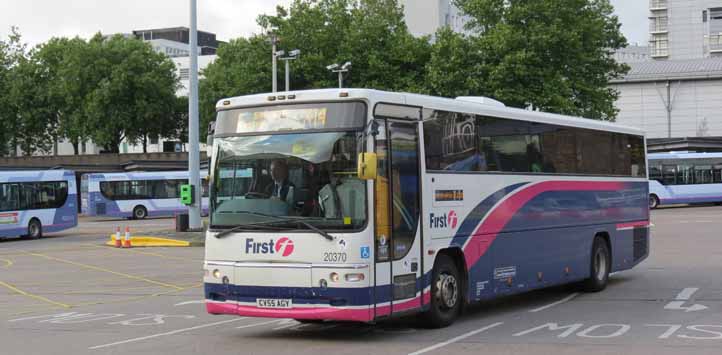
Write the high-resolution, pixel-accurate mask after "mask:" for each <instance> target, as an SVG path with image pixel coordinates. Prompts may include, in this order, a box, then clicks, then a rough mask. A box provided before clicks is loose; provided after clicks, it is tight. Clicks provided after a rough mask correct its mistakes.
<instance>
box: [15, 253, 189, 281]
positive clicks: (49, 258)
mask: <svg viewBox="0 0 722 355" xmlns="http://www.w3.org/2000/svg"><path fill="white" fill-rule="evenodd" d="M26 254H27V255H32V256H37V257H40V258H45V259H48V260H53V261H57V262H61V263H66V264H70V265H75V266H78V267H82V268H85V269H90V270H95V271H101V272H107V273H110V274H113V275H116V276H122V277H125V278H128V279H131V280H137V281H143V282H147V283H151V284H154V285H158V286H163V287H168V288H174V289H176V290H183V287H180V286H178V285H171V284H169V283H165V282H160V281H155V280H151V279H148V278H145V277H141V276H135V275H131V274H126V273H123V272H118V271H113V270H110V269H106V268H103V267H99V266H94V265H88V264H83V263H79V262H75V261H71V260H65V259H61V258H56V257H54V256H50V255H45V254H40V253H31V252H26Z"/></svg>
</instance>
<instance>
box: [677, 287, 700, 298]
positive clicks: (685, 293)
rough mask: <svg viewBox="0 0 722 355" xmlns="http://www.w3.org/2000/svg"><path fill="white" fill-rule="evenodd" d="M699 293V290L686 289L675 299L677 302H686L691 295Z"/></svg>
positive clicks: (694, 288)
mask: <svg viewBox="0 0 722 355" xmlns="http://www.w3.org/2000/svg"><path fill="white" fill-rule="evenodd" d="M697 291H699V288H696V287H688V288H685V289H684V290H682V292H680V293H679V294H678V295H677V297H676V298H675V299H677V300H683V301H686V300H688V299H690V298H692V295H694V293H695V292H697Z"/></svg>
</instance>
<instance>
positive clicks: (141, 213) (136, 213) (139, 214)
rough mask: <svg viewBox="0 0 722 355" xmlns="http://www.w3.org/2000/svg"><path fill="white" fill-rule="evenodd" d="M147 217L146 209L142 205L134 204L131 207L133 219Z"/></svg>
mask: <svg viewBox="0 0 722 355" xmlns="http://www.w3.org/2000/svg"><path fill="white" fill-rule="evenodd" d="M146 217H148V210H147V209H145V207H143V206H135V208H134V209H133V219H145V218H146Z"/></svg>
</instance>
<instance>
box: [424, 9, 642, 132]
mask: <svg viewBox="0 0 722 355" xmlns="http://www.w3.org/2000/svg"><path fill="white" fill-rule="evenodd" d="M456 3H457V5H458V6H459V7H460V8H461V9H462V10H463V11H464V12H465V13H466V14H468V15H469V16H470V17H471V19H472V21H471V23H470V24H469V29H470V30H472V31H474V32H475V34H474V35H472V36H469V37H466V38H465V40H464V41H466V42H468V43H464V44H462V43H461V41H462V39H460V38H459V37H454V36H449V35H445V36H441V38H442V39H443V40H442V41H439V42H437V43H436V44H435V48H434V51H433V52H434V57H433V59H432V64H430V66H429V68H427V69H428V70H429V73H430V75H429V79H430V80H431V83H430V84H429V85H430V86H431V87H432V88H433V89H434V90H433V91H434V92H435V93H437V94H440V95H448V96H452V95H454V94H455V93H456V92H469V93H476V94H480V95H486V96H491V97H494V98H496V99H498V100H501V101H503V102H504V103H506V104H507V105H509V106H514V107H520V108H530V107H531V108H534V109H540V110H543V111H550V112H558V113H563V114H570V115H577V116H584V117H588V118H594V119H601V120H614V118H615V117H616V114H617V109H616V108H615V107H614V101H616V99H617V97H618V93H617V92H616V91H615V90H614V89H612V88H610V87H609V86H608V83H609V80H610V79H613V78H615V77H619V76H621V75H623V74H625V73H626V72H627V71H628V70H629V68H628V67H627V66H626V65H624V64H619V63H617V62H616V61H615V60H614V59H613V57H612V54H613V53H614V51H615V50H617V49H619V48H622V47H624V46H626V45H627V43H626V39H625V38H624V36H623V35H622V34H621V32H620V23H619V20H618V18H617V17H616V16H615V15H614V14H613V7H612V6H611V5H610V3H609V0H456ZM444 46H446V47H453V46H456V47H460V48H466V54H464V53H458V52H454V51H444V50H443V48H441V47H444ZM456 56H461V57H456ZM477 56H478V58H477ZM449 62H459V63H476V64H475V65H474V64H472V65H471V66H470V67H466V68H459V69H458V70H469V69H471V73H473V74H474V75H478V78H479V82H476V80H471V81H463V80H462V81H460V82H459V83H460V85H468V86H467V89H458V88H454V87H453V86H451V85H450V83H451V82H450V81H449V80H447V78H444V77H443V75H439V74H440V73H443V72H444V71H445V70H447V69H446V68H445V66H447V65H448V63H449Z"/></svg>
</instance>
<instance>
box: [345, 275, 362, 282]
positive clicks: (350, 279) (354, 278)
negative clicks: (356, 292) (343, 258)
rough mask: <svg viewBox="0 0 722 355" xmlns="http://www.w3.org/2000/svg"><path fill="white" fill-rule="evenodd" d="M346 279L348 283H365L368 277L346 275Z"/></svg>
mask: <svg viewBox="0 0 722 355" xmlns="http://www.w3.org/2000/svg"><path fill="white" fill-rule="evenodd" d="M344 278H345V279H346V281H347V282H359V281H363V280H364V279H365V278H366V277H365V276H364V274H360V273H359V274H346V275H344Z"/></svg>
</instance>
